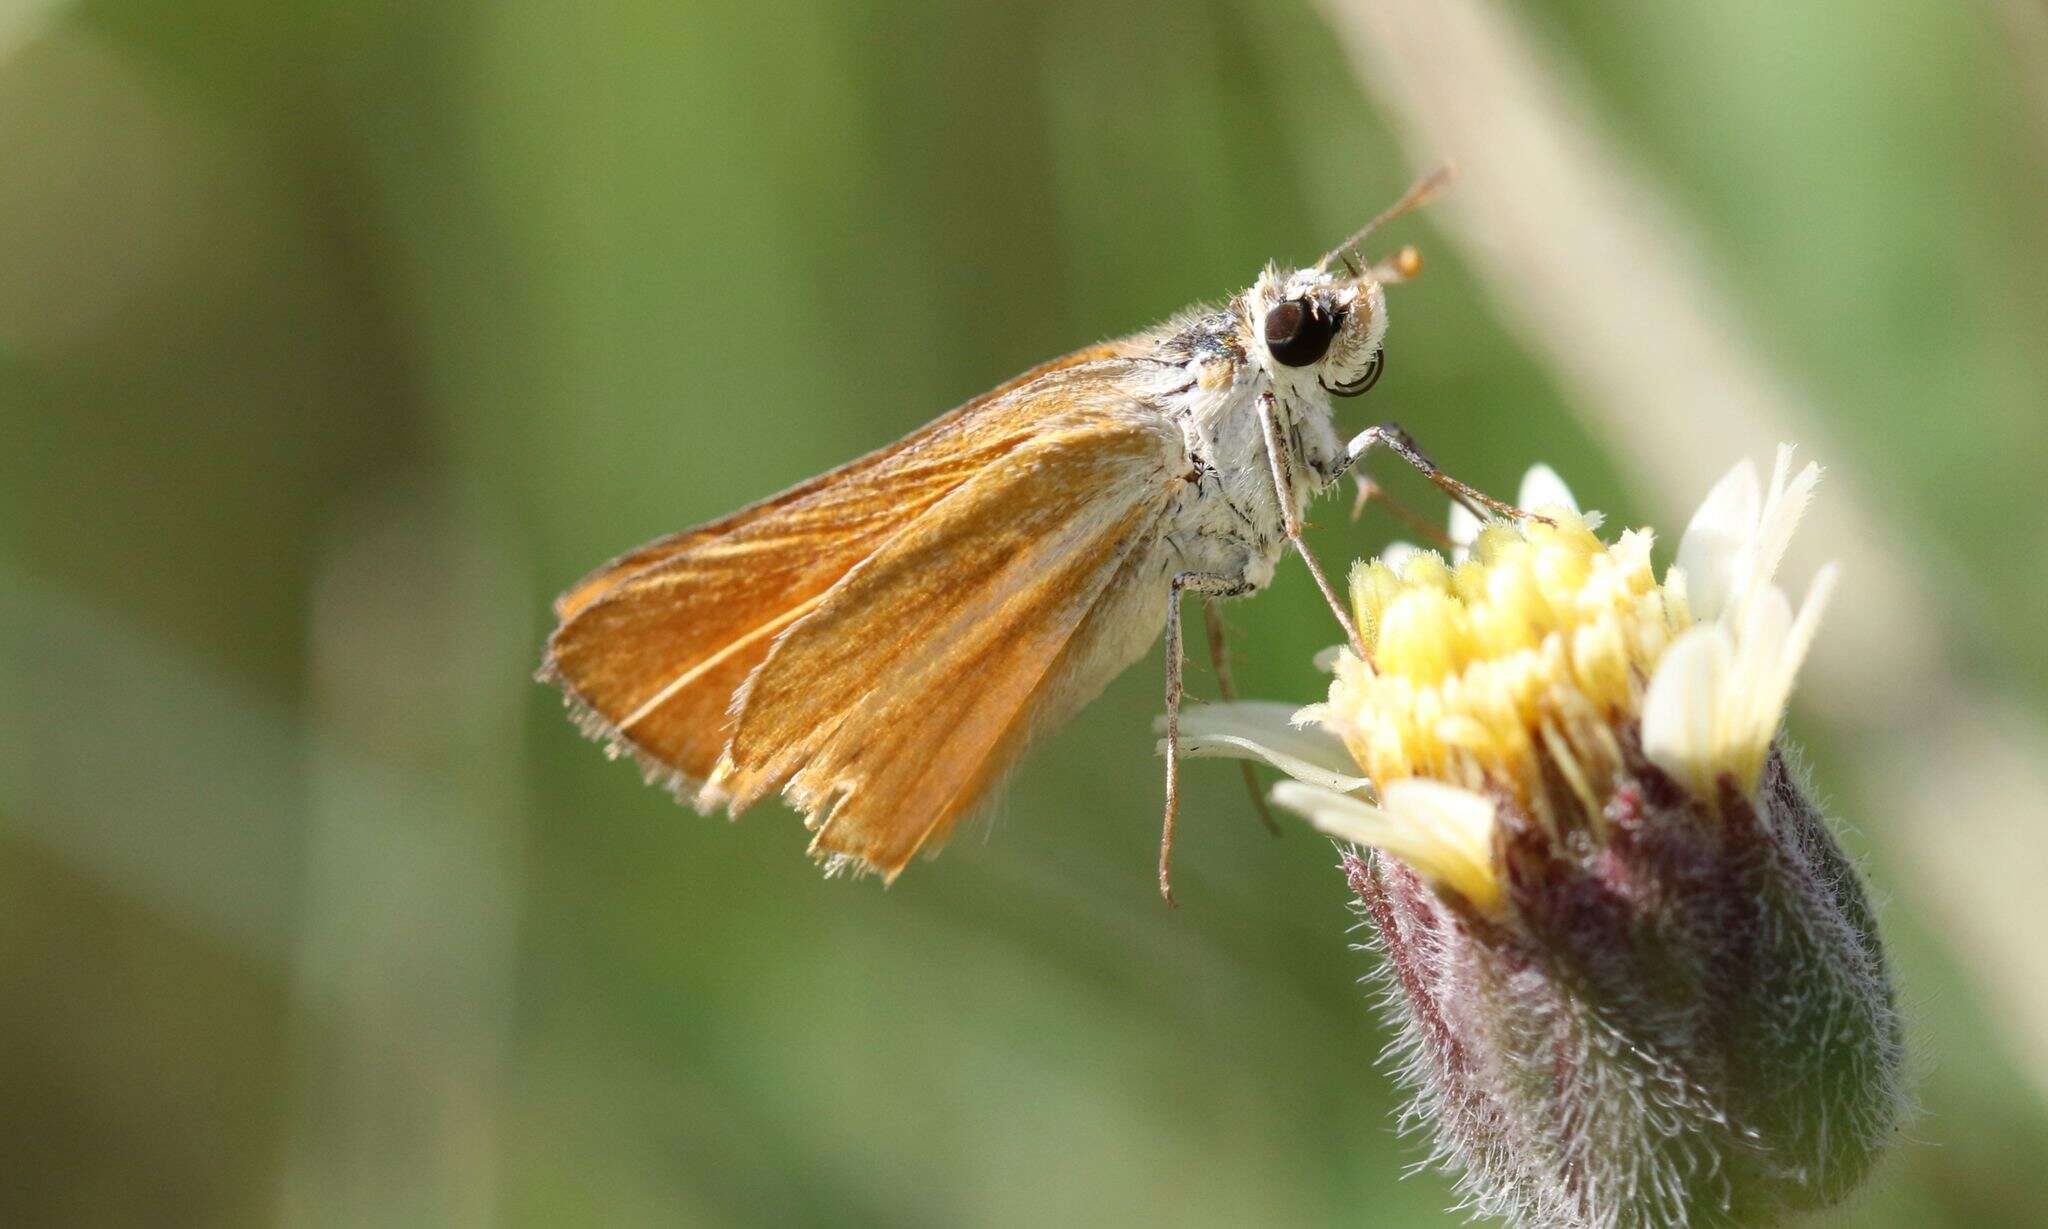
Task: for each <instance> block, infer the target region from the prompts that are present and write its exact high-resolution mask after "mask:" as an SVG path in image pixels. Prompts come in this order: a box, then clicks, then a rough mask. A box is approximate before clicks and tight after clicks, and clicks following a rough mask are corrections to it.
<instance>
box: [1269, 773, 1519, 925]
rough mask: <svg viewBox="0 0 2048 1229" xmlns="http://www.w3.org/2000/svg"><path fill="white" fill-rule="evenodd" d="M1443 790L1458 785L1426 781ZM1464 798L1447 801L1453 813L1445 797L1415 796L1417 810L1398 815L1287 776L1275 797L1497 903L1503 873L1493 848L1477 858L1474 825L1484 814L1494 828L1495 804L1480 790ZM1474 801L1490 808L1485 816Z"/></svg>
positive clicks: (1464, 892)
mask: <svg viewBox="0 0 2048 1229" xmlns="http://www.w3.org/2000/svg"><path fill="white" fill-rule="evenodd" d="M1420 784H1424V785H1429V786H1433V787H1434V788H1436V789H1440V790H1453V789H1456V787H1455V786H1448V785H1439V784H1437V783H1436V782H1421V783H1420ZM1457 792H1458V793H1461V794H1465V795H1466V797H1467V799H1469V802H1467V801H1464V800H1449V799H1444V800H1441V802H1442V805H1443V806H1444V807H1446V808H1448V813H1439V811H1438V810H1437V809H1436V807H1437V803H1438V801H1439V800H1437V799H1434V798H1430V799H1419V797H1418V796H1411V799H1410V801H1409V804H1408V805H1409V806H1410V807H1411V810H1410V812H1409V813H1408V814H1406V815H1395V814H1392V813H1390V812H1388V811H1386V810H1383V809H1381V808H1380V807H1376V806H1373V805H1371V804H1369V803H1365V802H1360V801H1359V800H1358V799H1356V798H1351V797H1347V796H1346V795H1343V794H1338V793H1332V792H1331V791H1329V790H1325V789H1318V788H1316V787H1315V786H1313V785H1304V784H1302V783H1301V782H1299V781H1282V782H1280V783H1279V784H1278V785H1275V786H1274V787H1273V793H1272V799H1273V802H1274V804H1275V805H1276V806H1280V807H1284V808H1285V809H1287V810H1289V811H1293V812H1294V813H1295V814H1297V815H1300V816H1303V817H1304V818H1306V819H1307V820H1308V821H1309V822H1310V823H1312V824H1314V825H1315V826H1316V828H1317V829H1318V830H1320V831H1322V832H1323V833H1325V834H1327V835H1329V836H1332V837H1335V838H1336V839H1337V840H1340V841H1346V842H1349V843H1350V844H1353V845H1370V846H1373V847H1375V848H1378V849H1384V850H1386V851H1387V852H1388V853H1390V854H1393V855H1394V856H1395V857H1397V858H1399V859H1401V860H1402V861H1403V862H1406V863H1407V864H1408V865H1410V866H1412V867H1414V868H1415V870H1416V872H1417V873H1419V874H1420V875H1422V877H1423V878H1425V879H1427V880H1429V881H1430V882H1431V883H1434V884H1438V885H1441V886H1444V887H1448V888H1450V889H1452V890H1453V891H1455V892H1457V893H1458V894H1459V895H1461V896H1463V897H1464V898H1465V899H1466V900H1468V901H1470V902H1472V903H1473V904H1474V905H1476V906H1478V907H1479V908H1481V909H1494V908H1497V907H1498V906H1499V904H1500V900H1501V886H1500V878H1499V876H1498V875H1497V874H1496V873H1495V871H1494V869H1493V860H1492V854H1491V849H1490V847H1487V848H1486V849H1485V851H1484V852H1483V853H1482V855H1481V856H1478V857H1475V856H1474V854H1473V852H1472V846H1471V842H1470V839H1469V836H1470V830H1471V829H1472V828H1473V827H1474V826H1475V825H1477V824H1478V823H1479V822H1480V821H1481V819H1482V818H1483V821H1484V823H1485V824H1486V825H1487V827H1488V830H1489V831H1490V829H1491V825H1492V822H1493V804H1492V803H1491V802H1489V801H1488V800H1486V799H1485V798H1482V797H1480V796H1479V795H1477V794H1473V793H1470V791H1466V790H1458V791H1457ZM1473 804H1477V807H1483V808H1484V809H1485V814H1484V816H1483V817H1482V816H1480V815H1479V814H1478V812H1477V810H1476V808H1475V806H1474V805H1473Z"/></svg>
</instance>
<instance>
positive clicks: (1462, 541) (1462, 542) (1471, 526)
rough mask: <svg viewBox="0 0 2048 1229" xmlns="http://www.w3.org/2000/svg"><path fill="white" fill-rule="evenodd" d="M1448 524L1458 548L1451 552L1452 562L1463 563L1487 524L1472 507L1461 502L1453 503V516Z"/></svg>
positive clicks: (1451, 536)
mask: <svg viewBox="0 0 2048 1229" xmlns="http://www.w3.org/2000/svg"><path fill="white" fill-rule="evenodd" d="M1448 524H1449V528H1450V539H1451V541H1452V542H1453V543H1454V544H1455V545H1456V548H1457V549H1455V550H1453V551H1452V552H1451V562H1452V563H1462V562H1464V560H1465V556H1466V555H1467V554H1468V553H1470V551H1471V549H1472V544H1473V543H1474V542H1477V541H1478V540H1479V531H1480V530H1481V529H1484V528H1486V525H1485V523H1484V522H1483V521H1481V520H1480V519H1479V518H1478V517H1477V516H1475V515H1473V512H1472V509H1470V508H1468V507H1466V506H1465V505H1464V504H1460V503H1453V504H1452V505H1451V516H1450V520H1449V522H1448Z"/></svg>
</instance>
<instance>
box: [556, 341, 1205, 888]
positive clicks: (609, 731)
mask: <svg viewBox="0 0 2048 1229" xmlns="http://www.w3.org/2000/svg"><path fill="white" fill-rule="evenodd" d="M1103 353H1104V352H1102V351H1096V352H1084V354H1082V355H1076V356H1071V357H1070V359H1069V360H1066V361H1064V362H1063V363H1059V364H1050V365H1048V367H1047V368H1043V369H1040V370H1039V372H1036V373H1030V374H1028V375H1027V376H1026V377H1022V378H1020V379H1019V380H1017V381H1012V382H1011V384H1009V385H1006V386H1005V387H1004V389H999V390H997V392H996V393H992V394H990V396H989V397H987V398H983V399H981V400H979V401H977V402H974V403H970V404H969V405H968V406H965V407H962V409H961V410H959V411H955V412H954V413H953V414H952V415H949V416H947V417H946V418H944V419H941V420H939V422H937V423H935V424H933V425H932V426H931V427H928V428H926V429H925V430H924V431H921V432H919V433H918V434H917V435H914V436H911V437H910V438H909V439H907V440H905V441H904V442H903V443H902V444H900V445H898V446H897V447H896V448H894V449H890V450H885V451H884V452H882V453H877V454H874V455H873V456H870V457H868V458H864V459H862V460H861V461H858V462H855V463H854V464H852V465H850V466H847V467H845V468H843V469H841V470H838V471H835V473H834V474H831V475H827V476H826V477H825V478H822V479H819V480H815V481H813V482H812V483H808V484H806V485H805V486H803V487H799V488H797V489H796V490H795V491H792V492H790V493H787V494H785V495H783V496H778V497H777V498H775V499H772V500H769V501H767V502H765V503H763V504H759V505H756V506H755V507H754V508H752V509H749V510H747V511H746V512H743V513H740V514H736V515H735V516H734V517H731V518H728V519H727V520H726V521H722V522H719V523H718V524H716V525H713V526H707V527H706V528H704V529H700V530H696V531H692V532H691V533H687V534H682V535H677V537H675V538H672V539H668V540H666V541H665V542H663V543H657V544H655V546H653V547H650V548H646V549H645V550H643V551H641V552H636V553H635V554H634V555H631V556H627V557H626V559H625V560H622V561H621V562H620V563H619V564H616V565H614V566H613V570H612V571H611V572H610V573H609V574H611V575H618V574H619V573H620V572H623V573H624V574H625V575H624V579H620V580H614V581H613V582H611V584H610V585H609V587H608V588H606V589H604V590H603V592H602V594H601V596H598V597H595V598H592V597H591V596H589V591H590V590H591V588H592V586H593V585H594V584H596V583H598V581H599V580H600V579H601V578H602V577H603V576H605V575H607V573H600V574H598V576H597V577H593V579H592V580H591V581H586V582H584V583H583V584H581V585H579V586H577V587H576V588H574V589H572V590H571V591H570V592H569V593H568V594H566V595H565V596H564V598H563V602H562V607H563V609H564V613H565V619H566V621H565V622H564V624H563V626H562V627H561V628H560V629H559V630H558V631H557V632H556V634H555V636H554V638H553V640H552V641H551V644H550V654H549V661H548V667H547V669H546V670H544V674H549V675H552V676H553V677H555V678H557V679H558V680H559V681H561V682H562V683H563V685H564V688H565V690H566V691H567V692H568V694H569V697H570V699H571V701H572V703H574V704H576V705H578V706H579V708H580V710H581V714H582V716H583V718H584V722H585V726H586V729H587V730H589V731H590V732H592V733H594V734H597V735H600V736H603V737H607V738H609V739H610V740H612V743H613V745H614V747H615V748H622V749H625V750H630V751H632V752H633V753H634V754H635V755H636V756H637V757H638V758H640V760H641V761H642V763H643V765H644V766H645V767H647V769H648V770H649V773H650V776H659V777H665V778H667V779H668V780H669V782H670V784H671V785H672V786H673V787H675V788H676V789H677V790H678V792H679V793H682V792H684V791H685V790H687V789H688V788H689V787H691V786H695V785H697V784H698V783H699V782H701V781H704V780H705V779H706V778H707V776H708V777H709V778H710V780H709V783H708V784H707V785H706V786H705V787H704V788H703V789H702V790H701V791H700V792H699V793H698V797H697V801H698V803H699V805H700V806H709V805H711V804H714V803H716V802H718V801H721V800H724V799H725V798H726V797H727V796H728V795H729V796H730V797H731V801H732V809H733V810H734V811H735V812H737V811H739V810H740V809H743V808H744V807H745V806H747V805H749V804H751V803H752V802H754V801H756V800H758V799H759V798H761V797H762V796H764V795H765V794H767V793H768V792H771V791H772V790H774V789H776V788H777V787H781V786H784V785H786V786H787V792H788V793H789V795H790V797H791V799H792V800H793V801H794V802H795V803H796V804H797V805H798V806H799V807H800V808H801V809H803V810H804V811H805V812H806V813H807V817H808V820H809V822H810V824H811V826H812V827H814V828H817V829H818V830H819V831H818V836H817V838H816V839H815V840H814V841H813V844H812V850H813V853H814V854H816V855H818V856H820V857H825V858H829V859H832V860H834V862H835V864H841V863H845V862H849V861H850V862H852V863H854V864H856V865H859V866H863V867H866V868H870V869H875V870H880V871H882V872H883V873H885V874H887V875H890V876H893V875H894V874H895V873H896V872H897V871H899V870H900V869H901V868H902V866H903V865H904V863H905V862H907V861H908V860H909V858H910V856H911V855H912V854H913V853H915V852H916V851H917V850H918V849H919V848H920V847H926V846H928V845H930V846H932V847H935V844H934V843H935V842H936V841H937V840H938V839H940V838H942V837H943V836H944V834H945V833H946V832H947V831H948V830H949V829H950V827H951V826H952V824H953V823H954V822H956V821H957V820H958V818H959V817H960V816H961V815H962V814H964V813H965V812H966V811H967V810H968V809H970V808H971V807H972V806H973V804H974V802H975V801H976V800H977V799H978V798H979V797H980V796H981V794H982V793H983V792H984V791H985V790H986V788H987V787H988V786H989V785H990V784H991V783H992V782H993V781H994V779H995V778H996V777H997V776H998V775H999V774H1000V772H1001V770H1002V768H1003V767H1004V766H1006V765H1007V764H1008V763H1009V762H1010V761H1011V760H1012V759H1014V757H1015V755H1016V753H1017V751H1018V750H1020V749H1021V747H1022V744H1023V742H1024V739H1025V737H1026V736H1027V735H1028V734H1029V732H1030V729H1031V725H1032V721H1033V718H1034V716H1035V715H1036V714H1038V713H1039V712H1040V711H1041V709H1042V708H1043V701H1044V700H1045V698H1046V697H1047V696H1048V695H1049V694H1050V692H1051V690H1052V689H1053V688H1055V687H1056V686H1057V684H1058V683H1059V681H1060V677H1061V670H1060V668H1059V667H1060V663H1061V660H1062V654H1063V652H1064V650H1066V649H1067V648H1068V646H1069V644H1070V642H1071V641H1072V640H1073V638H1074V636H1075V633H1076V630H1077V629H1078V628H1080V627H1081V625H1082V623H1083V620H1084V619H1085V617H1086V616H1087V614H1088V613H1089V611H1090V610H1091V609H1092V608H1093V607H1094V605H1095V603H1096V601H1097V599H1098V598H1099V597H1100V596H1101V594H1102V593H1103V592H1104V590H1105V588H1106V587H1107V586H1108V585H1109V584H1110V582H1111V579H1112V577H1113V576H1115V574H1116V572H1117V569H1118V568H1119V567H1120V566H1122V565H1123V564H1124V563H1125V561H1126V559H1127V558H1128V557H1129V556H1130V554H1131V551H1132V549H1133V547H1134V546H1137V545H1138V544H1140V543H1143V542H1147V541H1149V537H1148V529H1149V528H1150V526H1151V525H1152V524H1153V523H1154V522H1156V520H1157V518H1158V516H1159V514H1160V513H1161V511H1163V509H1164V507H1165V505H1166V501H1167V499H1168V497H1169V493H1170V490H1171V488H1172V486H1173V484H1174V483H1176V482H1178V481H1179V475H1180V474H1181V473H1182V471H1183V470H1184V469H1185V460H1184V455H1183V451H1182V450H1183V445H1182V441H1181V438H1180V434H1179V431H1178V428H1176V427H1174V426H1173V425H1172V424H1171V423H1169V422H1166V421H1164V420H1162V419H1161V418H1159V417H1158V416H1157V415H1156V414H1154V413H1152V412H1150V411H1148V410H1144V409H1142V408H1141V407H1137V406H1134V405H1132V404H1131V403H1130V402H1128V401H1127V400H1123V399H1119V398H1118V397H1116V396H1115V395H1114V394H1113V391H1112V388H1111V386H1110V384H1109V383H1108V381H1107V378H1106V377H1108V376H1110V375H1112V374H1117V373H1118V372H1117V370H1116V368H1117V367H1118V366H1119V365H1116V364H1106V365H1105V366H1103V367H1097V366H1094V365H1092V364H1091V365H1088V366H1081V365H1080V364H1082V363H1084V362H1085V361H1086V359H1088V358H1090V357H1100V356H1101V355H1102V354H1103ZM1027 381H1029V383H1028V384H1027V383H1026V382H1027ZM1006 390H1015V392H1014V395H1008V394H1006ZM735 693H737V694H735ZM729 704H730V708H731V709H732V711H733V712H734V713H735V714H736V715H737V716H736V723H735V722H734V721H730V720H728V719H727V717H726V713H727V709H728V706H729ZM728 731H730V732H731V735H732V737H731V739H730V749H729V751H727V750H726V748H727V744H728V740H727V733H728ZM721 751H725V754H724V756H722V757H721V754H720V753H721ZM714 765H715V767H714Z"/></svg>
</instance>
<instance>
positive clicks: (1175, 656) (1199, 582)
mask: <svg viewBox="0 0 2048 1229" xmlns="http://www.w3.org/2000/svg"><path fill="white" fill-rule="evenodd" d="M1189 590H1193V591H1194V592H1196V593H1202V594H1206V595H1208V596H1209V597H1212V598H1221V597H1238V596H1240V595H1242V594H1246V593H1250V592H1251V591H1252V586H1251V585H1250V583H1248V582H1247V581H1246V580H1245V579H1244V578H1243V577H1241V576H1225V575H1223V574H1222V573H1220V572H1182V573H1181V574H1180V575H1178V576H1175V577H1174V578H1173V592H1172V593H1171V594H1170V595H1169V596H1168V598H1167V601H1166V813H1165V815H1164V816H1162V817H1161V819H1160V822H1159V895H1160V896H1161V897H1162V898H1163V899H1164V900H1165V901H1166V903H1167V904H1168V905H1172V904H1173V903H1174V900H1173V829H1174V823H1175V821H1176V820H1178V819H1179V818H1180V701H1181V695H1182V686H1181V681H1182V680H1181V666H1182V661H1181V658H1182V650H1181V634H1180V596H1181V594H1182V593H1185V592H1187V591H1189Z"/></svg>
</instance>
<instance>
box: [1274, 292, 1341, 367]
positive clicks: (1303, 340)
mask: <svg viewBox="0 0 2048 1229" xmlns="http://www.w3.org/2000/svg"><path fill="white" fill-rule="evenodd" d="M1342 323H1343V318H1342V317H1341V316H1337V315H1331V314H1329V313H1327V312H1325V311H1324V310H1323V309H1322V307H1321V306H1320V305H1318V304H1317V303H1316V302H1315V301H1314V300H1313V299H1289V300H1287V301H1286V302H1285V303H1279V304H1276V305H1274V307H1273V310H1271V311H1269V312H1267V313H1266V352H1267V353H1268V354H1271V355H1272V356H1273V358H1274V360H1275V361H1276V362H1279V363H1282V364H1284V365H1286V366H1288V367H1307V366H1309V365H1311V364H1313V363H1315V362H1317V361H1319V360H1320V359H1321V358H1322V357H1323V355H1324V354H1326V353H1327V352H1328V351H1329V349H1330V341H1331V339H1332V338H1334V337H1336V336H1337V326H1338V325H1339V324H1342Z"/></svg>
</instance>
